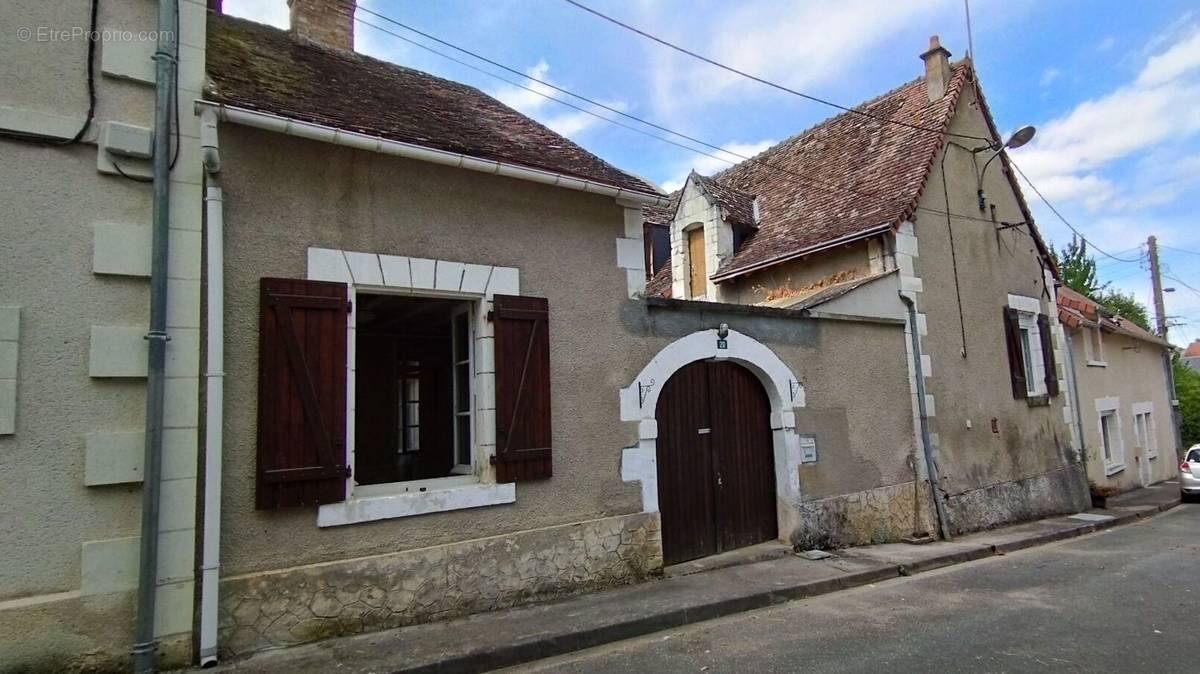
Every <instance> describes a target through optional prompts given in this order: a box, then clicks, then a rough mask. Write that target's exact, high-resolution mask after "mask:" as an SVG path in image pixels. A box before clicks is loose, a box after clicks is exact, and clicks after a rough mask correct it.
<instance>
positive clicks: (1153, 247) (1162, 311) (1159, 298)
mask: <svg viewBox="0 0 1200 674" xmlns="http://www.w3.org/2000/svg"><path fill="white" fill-rule="evenodd" d="M1146 247H1147V248H1148V249H1149V250H1150V283H1151V285H1152V286H1153V287H1154V322H1155V327H1156V328H1158V329H1157V331H1156V332H1157V333H1158V336H1159V337H1162V338H1163V339H1166V338H1167V309H1166V307H1165V306H1164V305H1163V289H1162V273H1161V271H1160V270H1159V267H1158V238H1157V237H1155V236H1153V235H1152V236H1151V237H1150V238H1149V239H1146Z"/></svg>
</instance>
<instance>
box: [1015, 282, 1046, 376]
mask: <svg viewBox="0 0 1200 674" xmlns="http://www.w3.org/2000/svg"><path fill="white" fill-rule="evenodd" d="M1008 306H1009V307H1010V308H1012V309H1015V310H1016V311H1017V324H1018V329H1019V330H1020V331H1021V332H1024V333H1025V334H1026V335H1027V336H1028V343H1026V340H1025V339H1023V338H1022V337H1023V335H1021V334H1018V335H1017V340H1018V341H1019V342H1020V343H1021V359H1022V361H1023V363H1022V364H1023V365H1024V367H1025V375H1026V379H1025V392H1026V394H1027V395H1028V397H1030V398H1036V397H1039V396H1044V395H1047V394H1048V393H1049V391H1048V390H1047V389H1046V359H1045V357H1044V355H1043V354H1042V332H1041V330H1040V329H1039V328H1038V315H1039V314H1040V313H1041V312H1042V303H1041V301H1040V300H1038V299H1037V298H1036V297H1026V296H1024V295H1009V296H1008Z"/></svg>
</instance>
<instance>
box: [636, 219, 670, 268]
mask: <svg viewBox="0 0 1200 674" xmlns="http://www.w3.org/2000/svg"><path fill="white" fill-rule="evenodd" d="M643 238H644V243H645V246H646V277H647V278H649V277H651V276H654V274H655V273H656V272H658V270H659V269H662V267H663V265H664V264H667V263H669V262H670V261H671V230H670V228H668V227H666V226H664V225H646V228H645V232H644V233H643Z"/></svg>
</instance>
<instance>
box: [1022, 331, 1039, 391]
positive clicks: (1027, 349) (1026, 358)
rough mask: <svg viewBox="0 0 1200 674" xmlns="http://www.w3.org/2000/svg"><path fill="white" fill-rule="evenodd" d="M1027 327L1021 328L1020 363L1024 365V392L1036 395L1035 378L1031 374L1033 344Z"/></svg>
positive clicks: (1032, 373)
mask: <svg viewBox="0 0 1200 674" xmlns="http://www.w3.org/2000/svg"><path fill="white" fill-rule="evenodd" d="M1029 330H1030V328H1028V327H1023V328H1021V362H1022V363H1024V365H1025V392H1026V393H1028V394H1029V395H1031V396H1032V395H1037V376H1035V375H1034V372H1033V342H1031V341H1030V338H1029Z"/></svg>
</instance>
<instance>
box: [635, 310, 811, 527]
mask: <svg viewBox="0 0 1200 674" xmlns="http://www.w3.org/2000/svg"><path fill="white" fill-rule="evenodd" d="M724 341H725V346H726V348H718V335H717V330H715V329H712V330H701V331H698V332H693V333H691V334H690V335H687V336H685V337H681V338H679V339H677V340H675V341H674V342H671V343H670V344H668V345H667V346H666V347H665V348H663V350H662V351H659V352H658V354H657V355H656V356H654V358H652V359H651V360H650V362H649V363H647V364H646V366H645V367H644V368H642V371H641V372H639V373H638V375H637V377H635V378H634V380H633V383H631V384H630V385H629V386H626V387H625V388H623V389H621V420H622V421H636V422H637V423H638V444H637V445H636V446H634V447H627V448H626V449H625V450H624V451H623V452H622V454H621V479H622V480H624V481H626V482H640V483H641V486H642V510H643V512H658V422H657V421H656V420H655V416H654V413H655V411H656V408H657V407H658V396H659V394H660V393H661V391H662V387H663V385H664V384H666V383H667V380H668V379H670V378H671V375H673V374H675V372H677V371H678V370H680V369H681V368H683V367H684V366H685V365H688V364H690V363H694V362H696V361H698V360H709V359H717V360H728V361H732V362H735V363H738V364H739V365H742V366H743V367H745V368H746V369H748V370H750V371H751V372H753V373H754V375H755V376H756V377H758V380H759V381H760V382H761V383H762V385H763V389H764V390H765V391H766V393H767V398H768V399H769V400H770V402H771V436H772V439H773V443H774V451H775V495H776V502H777V503H778V505H779V535H780V537H781V538H786V537H787V534H788V532H790V530H791V526H790V525H791V524H792V520H793V519H794V516H791V515H790V513H792V512H794V510H795V506H796V505H798V504H799V502H800V471H799V467H800V447H799V441H798V437H797V435H796V414H795V409H796V408H797V407H804V405H805V397H804V386H803V385H802V384H801V383H800V380H799V379H797V378H796V375H795V374H793V373H792V370H791V368H789V367H788V366H787V365H786V364H785V363H784V362H783V361H782V360H780V359H779V356H777V355H775V352H773V351H771V349H770V348H768V347H767V346H766V345H765V344H763V343H762V342H759V341H758V340H756V339H754V338H753V337H750V336H748V335H744V334H742V333H740V332H737V331H736V330H730V331H729V334H728V335H727V336H726V338H725V340H724Z"/></svg>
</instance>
